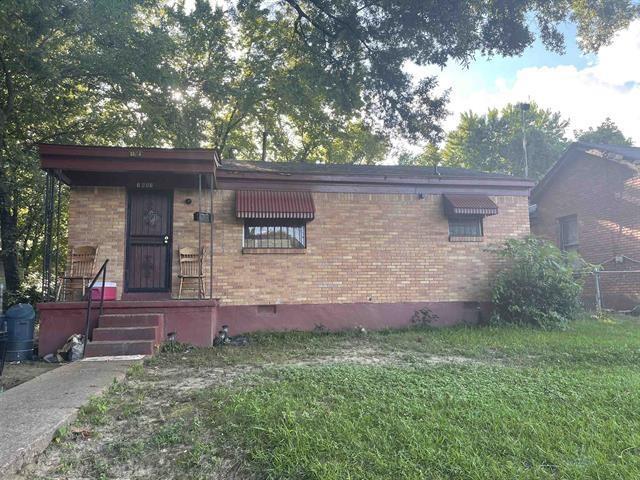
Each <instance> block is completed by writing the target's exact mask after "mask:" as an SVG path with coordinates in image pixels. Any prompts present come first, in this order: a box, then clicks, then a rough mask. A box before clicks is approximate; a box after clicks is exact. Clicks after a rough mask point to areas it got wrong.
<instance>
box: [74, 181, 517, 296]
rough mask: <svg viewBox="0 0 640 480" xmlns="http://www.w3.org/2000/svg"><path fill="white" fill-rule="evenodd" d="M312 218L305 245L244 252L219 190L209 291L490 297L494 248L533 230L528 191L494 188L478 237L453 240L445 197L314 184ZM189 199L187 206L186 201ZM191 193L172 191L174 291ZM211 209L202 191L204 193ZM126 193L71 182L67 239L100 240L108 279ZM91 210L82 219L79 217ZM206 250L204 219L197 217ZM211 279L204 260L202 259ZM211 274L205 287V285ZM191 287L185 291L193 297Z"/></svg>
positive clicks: (115, 261)
mask: <svg viewBox="0 0 640 480" xmlns="http://www.w3.org/2000/svg"><path fill="white" fill-rule="evenodd" d="M313 197H314V202H315V205H316V218H315V220H313V221H312V222H310V223H309V224H308V226H307V251H306V252H305V253H304V254H298V255H285V254H243V253H242V231H243V223H242V221H241V220H238V219H236V218H235V193H234V192H233V191H228V190H219V191H216V192H215V199H214V214H215V223H214V230H215V233H214V236H215V238H214V246H215V247H214V260H213V261H214V276H213V293H214V296H215V297H218V298H220V299H221V303H222V305H256V304H257V305H261V304H265V305H270V304H278V303H352V302H373V303H387V302H417V301H434V302H439V301H480V300H487V299H488V298H489V290H490V279H491V277H492V274H493V273H494V272H495V270H496V268H497V266H498V263H497V260H496V256H495V254H493V253H491V252H490V250H491V248H493V247H495V246H496V245H498V244H500V243H502V242H503V241H504V240H505V239H506V238H508V237H521V236H524V235H526V234H528V233H529V219H528V210H527V204H528V200H527V197H524V196H498V197H492V199H493V200H494V201H495V202H496V203H497V204H498V207H499V214H498V215H496V216H491V217H487V218H485V221H484V233H485V238H484V241H483V242H477V243H476V242H467V243H458V242H449V240H448V226H447V219H446V217H445V216H444V214H443V209H442V196H441V195H426V196H425V198H424V199H419V198H418V197H417V196H416V195H399V194H397V195H396V194H393V195H391V194H389V195H387V194H346V193H314V194H313ZM187 198H191V199H192V201H193V202H192V203H191V204H190V205H187V204H186V203H185V200H186V199H187ZM197 209H198V205H197V192H196V191H191V190H176V191H175V192H174V212H173V219H174V225H173V266H172V268H173V274H172V277H173V282H172V284H173V285H172V291H173V296H174V297H175V296H177V292H178V277H177V275H178V272H179V262H178V249H179V248H180V247H185V246H191V247H196V246H197V245H198V222H195V221H194V220H193V213H194V212H195V211H197ZM202 209H203V210H204V211H208V210H209V203H208V198H206V200H205V201H204V202H203V208H202ZM125 214H126V193H125V190H124V189H123V188H93V187H92V188H74V189H72V195H71V207H70V222H69V224H70V225H69V239H70V243H71V244H77V245H80V244H92V243H95V242H96V241H98V239H99V243H100V247H101V250H100V259H99V260H101V259H104V258H107V257H108V258H110V267H109V279H110V280H113V281H116V282H117V283H118V286H119V291H120V292H121V291H122V287H123V285H124V248H125V238H124V237H125V221H126V220H125V219H126V215H125ZM84 219H87V220H84ZM202 244H203V246H205V247H206V248H207V250H208V249H209V225H208V224H204V223H203V224H202ZM204 270H205V276H206V278H207V279H208V274H209V259H208V255H207V257H206V258H205V261H204ZM208 287H209V283H208V280H207V281H206V282H205V290H206V292H207V294H208V290H209V288H208ZM194 293H195V292H194V291H193V290H190V291H187V292H185V296H193V295H194Z"/></svg>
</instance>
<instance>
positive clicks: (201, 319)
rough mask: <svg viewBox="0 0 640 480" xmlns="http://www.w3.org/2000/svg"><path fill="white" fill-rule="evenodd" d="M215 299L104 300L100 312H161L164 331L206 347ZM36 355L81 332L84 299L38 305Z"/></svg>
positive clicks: (211, 334)
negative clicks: (38, 320)
mask: <svg viewBox="0 0 640 480" xmlns="http://www.w3.org/2000/svg"><path fill="white" fill-rule="evenodd" d="M217 306H218V302H217V300H161V301H159V300H153V301H113V302H105V304H104V313H106V314H112V313H125V314H137V313H162V314H164V319H165V325H164V332H165V333H170V332H176V338H177V340H178V341H179V342H184V343H191V344H193V345H198V346H203V347H206V346H210V345H212V344H213V338H214V337H215V334H216V332H217V329H216V314H217ZM37 308H38V312H39V314H40V333H39V344H38V353H39V355H40V356H43V355H47V354H48V353H55V352H56V351H57V350H58V348H60V347H62V345H64V343H65V342H66V340H67V338H69V337H70V336H71V335H73V334H74V333H84V327H85V321H86V315H87V304H86V302H61V303H40V304H38V307H37ZM91 313H92V315H91V329H93V328H94V327H95V326H96V325H97V320H98V308H97V307H96V308H93V309H92V312H91Z"/></svg>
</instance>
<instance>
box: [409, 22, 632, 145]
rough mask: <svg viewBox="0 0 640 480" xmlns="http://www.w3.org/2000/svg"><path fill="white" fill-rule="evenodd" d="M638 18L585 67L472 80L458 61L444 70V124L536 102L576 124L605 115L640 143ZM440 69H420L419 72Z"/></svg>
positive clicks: (594, 121)
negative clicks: (487, 80) (446, 109)
mask: <svg viewBox="0 0 640 480" xmlns="http://www.w3.org/2000/svg"><path fill="white" fill-rule="evenodd" d="M638 58H640V21H637V22H634V23H633V24H632V25H631V26H630V27H629V28H628V29H626V30H624V31H622V32H620V33H618V34H617V35H616V37H615V38H614V40H613V42H612V43H611V44H610V45H608V46H606V47H604V48H602V49H601V50H600V52H599V53H598V54H597V55H595V57H594V61H593V62H591V64H590V65H588V66H586V67H584V68H577V67H576V66H574V65H559V66H555V67H530V68H523V69H521V70H518V72H517V73H516V77H515V80H513V81H512V82H508V81H506V80H505V79H504V78H500V77H498V78H497V79H496V80H495V84H494V85H490V86H488V87H487V86H484V85H482V84H481V83H478V84H474V83H473V81H471V82H470V81H469V79H468V78H465V74H468V73H469V71H465V70H463V69H461V68H459V67H455V68H454V67H448V68H447V69H445V70H444V71H442V72H440V82H441V86H442V87H452V91H451V101H450V104H449V110H450V111H451V112H452V115H451V116H450V117H449V118H448V119H447V120H446V121H445V124H444V125H445V128H447V129H451V128H454V127H455V126H456V124H457V122H458V117H459V115H460V113H461V112H464V111H468V110H473V111H476V112H483V111H486V110H487V109H488V108H490V107H501V106H503V105H505V104H507V103H510V102H511V103H513V102H519V101H526V100H528V99H530V100H533V101H535V102H537V103H538V104H539V105H540V106H542V107H544V108H549V109H551V110H554V111H559V112H561V113H562V114H563V116H564V117H565V118H569V120H570V121H571V125H570V128H569V130H570V131H569V132H567V133H568V134H569V135H570V136H571V135H572V133H573V130H575V129H586V128H588V127H592V126H597V125H599V124H600V123H601V122H602V121H603V120H604V119H605V118H606V117H611V119H612V120H613V121H614V122H615V123H616V124H617V125H618V126H619V127H620V129H621V130H622V131H623V132H624V134H625V135H627V136H629V137H632V138H633V140H634V141H635V143H636V144H639V145H640V62H638V61H637V59H638ZM427 72H428V73H436V72H433V71H429V70H428V69H416V74H417V75H420V74H424V73H427Z"/></svg>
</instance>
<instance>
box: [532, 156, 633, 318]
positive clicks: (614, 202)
mask: <svg viewBox="0 0 640 480" xmlns="http://www.w3.org/2000/svg"><path fill="white" fill-rule="evenodd" d="M536 203H537V204H538V219H537V220H536V221H534V223H533V224H532V226H531V228H532V232H533V233H534V234H536V235H540V236H543V237H545V238H547V239H549V240H551V241H553V242H555V243H556V244H558V240H559V239H558V218H560V217H563V216H567V215H573V214H576V215H577V217H578V242H579V247H578V252H579V253H580V255H582V256H583V257H584V258H585V260H587V261H588V262H591V263H594V264H603V265H604V267H605V268H606V269H608V270H632V269H636V270H637V269H640V264H637V263H634V262H630V261H625V262H623V263H622V264H620V263H615V262H614V258H615V257H616V256H621V255H625V256H627V257H629V258H632V259H636V260H640V176H638V175H637V173H636V174H635V176H634V172H633V170H632V169H631V168H629V167H627V166H624V165H621V164H618V163H615V162H612V161H606V160H603V159H599V158H595V157H592V156H590V155H586V154H584V155H582V156H581V157H579V158H578V159H577V160H573V161H569V162H568V163H567V164H566V165H565V166H564V167H562V168H561V169H560V170H558V171H557V172H556V174H555V176H554V178H553V179H552V180H551V181H550V182H549V184H548V185H547V187H546V188H545V190H544V191H543V192H542V193H541V194H540V195H539V197H538V198H537V199H536ZM639 285H640V275H638V274H624V275H622V274H618V275H616V274H605V275H603V290H604V292H605V294H606V296H607V297H608V300H609V302H608V303H609V304H608V305H606V304H605V306H609V307H617V308H628V307H629V306H631V305H632V304H633V303H634V302H638V301H640V287H639ZM592 288H593V285H592V283H591V282H589V283H588V285H587V288H586V291H585V295H586V296H587V297H589V298H591V300H592V299H593V298H592V297H593V292H592Z"/></svg>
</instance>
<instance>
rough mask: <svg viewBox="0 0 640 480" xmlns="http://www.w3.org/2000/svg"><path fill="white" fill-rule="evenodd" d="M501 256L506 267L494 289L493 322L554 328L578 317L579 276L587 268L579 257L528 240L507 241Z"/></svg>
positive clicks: (535, 240) (533, 239)
mask: <svg viewBox="0 0 640 480" xmlns="http://www.w3.org/2000/svg"><path fill="white" fill-rule="evenodd" d="M498 255H500V256H501V257H502V258H503V259H505V260H506V263H507V265H506V267H505V269H504V270H502V271H501V272H500V273H498V275H497V278H496V281H495V285H494V287H493V293H492V301H493V303H494V308H495V310H494V315H493V318H492V321H493V322H494V323H495V322H498V323H510V324H517V325H530V326H534V327H539V328H555V327H565V326H566V324H567V322H569V321H570V320H573V319H574V318H575V316H576V314H577V313H578V312H579V310H580V294H581V293H582V284H581V281H580V280H579V278H577V277H576V276H577V275H579V274H580V272H581V271H582V270H583V269H584V268H585V266H586V264H584V263H580V262H581V260H580V259H579V257H578V256H577V254H575V253H571V254H567V253H563V252H561V251H560V250H559V249H558V248H557V247H556V246H554V245H552V244H551V243H549V242H547V241H545V240H542V239H538V238H535V237H529V238H526V239H523V240H516V239H511V240H508V241H507V242H506V243H505V245H504V246H503V247H502V249H501V250H499V252H498Z"/></svg>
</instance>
